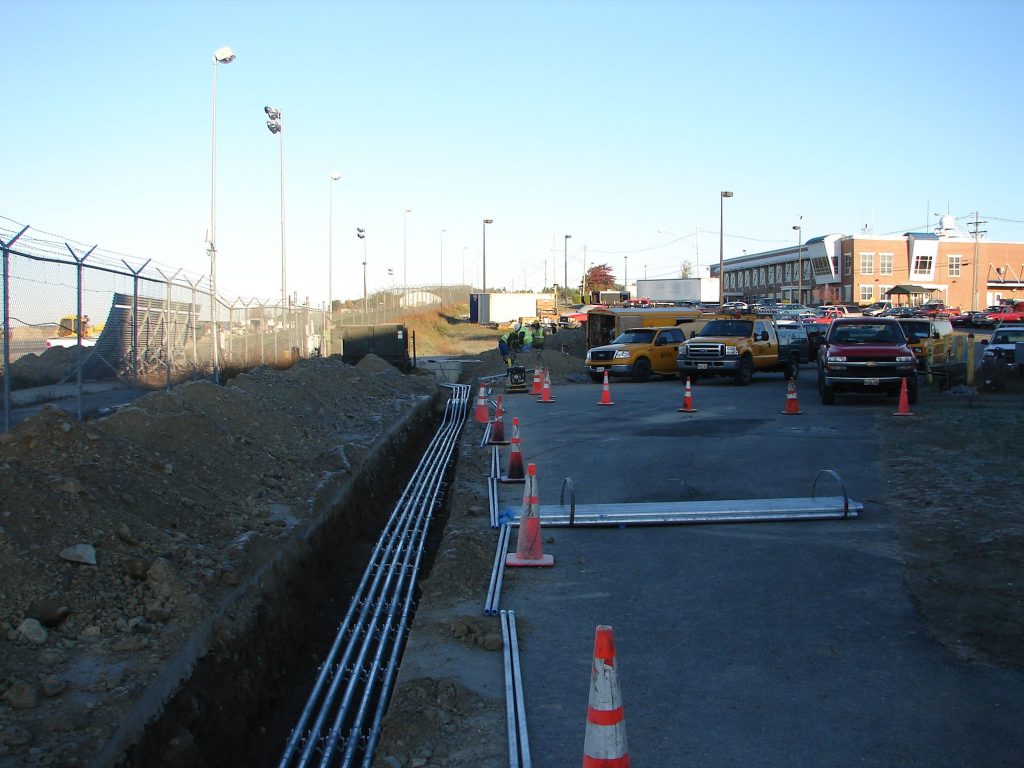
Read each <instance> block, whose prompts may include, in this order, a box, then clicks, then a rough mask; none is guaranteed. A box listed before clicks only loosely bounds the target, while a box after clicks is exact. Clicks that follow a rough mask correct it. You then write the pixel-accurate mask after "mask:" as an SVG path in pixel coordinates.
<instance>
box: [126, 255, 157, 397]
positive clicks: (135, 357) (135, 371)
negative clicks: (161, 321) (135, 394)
mask: <svg viewBox="0 0 1024 768" xmlns="http://www.w3.org/2000/svg"><path fill="white" fill-rule="evenodd" d="M151 261H152V259H146V263H145V264H143V265H142V266H141V267H139V268H138V269H132V268H131V265H130V264H129V263H128V262H127V261H125V260H124V259H121V263H122V264H124V265H125V266H126V267H128V271H129V272H131V273H132V390H133V391H134V390H135V389H137V388H138V382H139V275H141V274H142V270H144V269H145V268H146V267H147V266H148V265H149V262H151Z"/></svg>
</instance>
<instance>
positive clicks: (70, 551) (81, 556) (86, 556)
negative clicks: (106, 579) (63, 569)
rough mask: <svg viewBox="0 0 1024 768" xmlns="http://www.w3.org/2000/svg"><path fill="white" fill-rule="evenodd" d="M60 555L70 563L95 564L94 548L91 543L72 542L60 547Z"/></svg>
mask: <svg viewBox="0 0 1024 768" xmlns="http://www.w3.org/2000/svg"><path fill="white" fill-rule="evenodd" d="M60 557H61V559H62V560H67V561H68V562H71V563H83V564H85V565H96V548H95V547H94V546H93V545H92V544H74V545H72V546H70V547H67V548H65V549H62V550H61V552H60Z"/></svg>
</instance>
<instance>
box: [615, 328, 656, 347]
mask: <svg viewBox="0 0 1024 768" xmlns="http://www.w3.org/2000/svg"><path fill="white" fill-rule="evenodd" d="M652 341H654V331H653V330H650V329H648V328H633V329H631V330H628V331H623V332H622V333H620V334H619V335H618V336H616V337H615V340H614V341H613V342H612V344H650V343H651V342H652Z"/></svg>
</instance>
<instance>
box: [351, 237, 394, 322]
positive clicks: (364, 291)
mask: <svg viewBox="0 0 1024 768" xmlns="http://www.w3.org/2000/svg"><path fill="white" fill-rule="evenodd" d="M356 237H358V238H359V239H360V240H362V241H363V322H364V323H365V322H369V320H368V318H367V317H366V316H367V315H368V314H369V311H370V309H369V304H368V303H367V299H366V230H365V229H363V228H362V227H356ZM392 285H393V284H392Z"/></svg>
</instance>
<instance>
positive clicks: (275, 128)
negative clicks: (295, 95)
mask: <svg viewBox="0 0 1024 768" xmlns="http://www.w3.org/2000/svg"><path fill="white" fill-rule="evenodd" d="M263 111H264V112H266V113H267V128H268V129H269V130H270V132H271V133H276V134H277V135H278V136H279V137H280V139H281V141H280V145H281V313H282V314H283V315H284V320H285V326H287V324H288V318H287V312H288V277H287V267H286V264H287V262H286V260H285V246H284V243H285V236H284V118H283V117H282V115H281V110H280V109H278V108H277V107H264V108H263Z"/></svg>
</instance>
